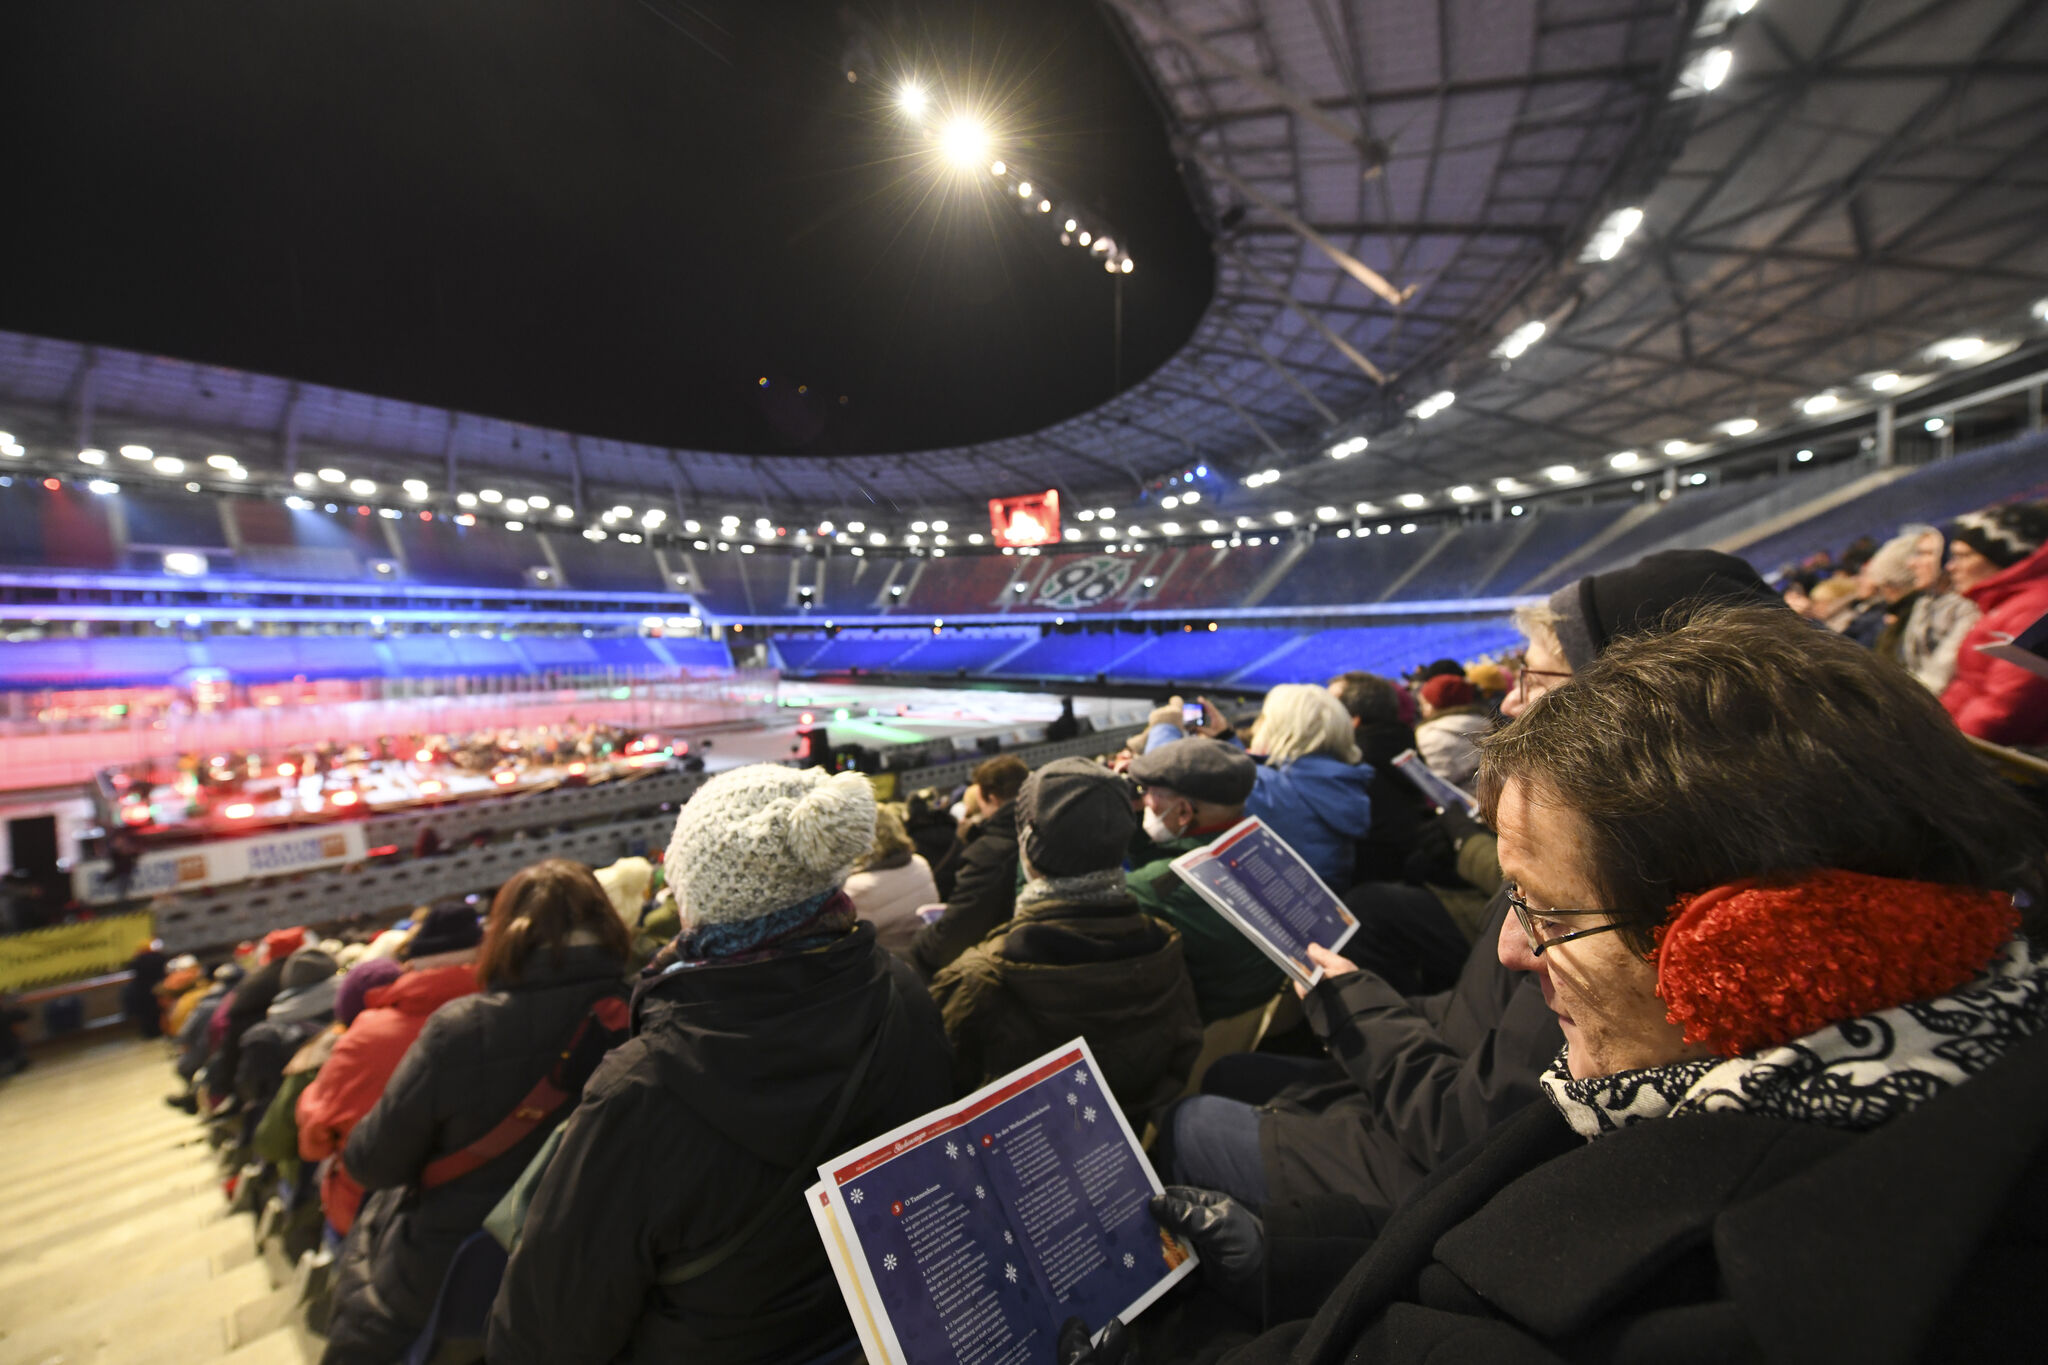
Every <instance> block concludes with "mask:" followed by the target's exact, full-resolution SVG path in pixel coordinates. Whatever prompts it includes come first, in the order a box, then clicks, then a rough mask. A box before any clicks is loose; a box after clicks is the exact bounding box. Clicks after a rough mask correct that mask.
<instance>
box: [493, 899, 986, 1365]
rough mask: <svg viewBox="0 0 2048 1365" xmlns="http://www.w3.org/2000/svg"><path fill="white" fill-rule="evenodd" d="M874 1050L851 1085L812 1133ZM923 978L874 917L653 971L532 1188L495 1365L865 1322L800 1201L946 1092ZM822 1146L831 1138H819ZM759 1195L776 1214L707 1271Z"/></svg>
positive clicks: (573, 1359) (828, 1331) (695, 1359)
mask: <svg viewBox="0 0 2048 1365" xmlns="http://www.w3.org/2000/svg"><path fill="white" fill-rule="evenodd" d="M870 1043H873V1044H874V1048H875V1050H874V1054H873V1056H872V1057H871V1059H870V1060H869V1062H868V1065H867V1070H866V1073H865V1075H864V1077H863V1079H862V1083H861V1086H860V1090H859V1093H858V1096H857V1097H856V1098H855V1099H854V1101H853V1103H852V1106H851V1108H850V1109H849V1110H848V1111H847V1117H846V1118H845V1119H844V1120H843V1121H842V1122H841V1124H840V1125H839V1130H838V1131H837V1132H836V1133H829V1134H821V1133H820V1131H819V1130H820V1128H821V1127H822V1126H823V1125H824V1123H825V1121H826V1119H828V1118H829V1117H831V1115H832V1113H833V1110H834V1108H835V1106H836V1104H837V1102H838V1100H839V1097H840V1094H841V1092H842V1090H843V1089H844V1087H845V1084H846V1081H847V1079H848V1076H849V1074H850V1073H851V1072H852V1070H853V1068H854V1067H855V1065H856V1064H857V1062H858V1060H859V1058H860V1057H861V1055H862V1054H863V1053H864V1052H866V1050H867V1049H868V1047H869V1045H870ZM949 1065H950V1063H949V1059H948V1057H947V1053H946V1039H945V1034H944V1032H943V1030H942V1029H941V1028H940V1025H939V1015H938V1011H937V1009H936V1008H935V1007H934V1006H933V1005H932V1002H931V999H930V997H929V996H927V995H926V994H925V991H924V988H923V986H922V984H921V983H920V981H919V979H918V977H917V976H916V974H915V973H914V972H913V971H911V969H910V968H909V967H908V966H906V965H905V964H903V963H901V962H899V961H897V960H896V959H895V958H894V957H892V956H891V955H890V954H889V953H887V952H885V951H883V950H882V949H881V948H880V947H879V946H878V945H877V944H876V942H875V935H874V928H873V926H872V925H868V924H859V925H856V926H855V927H854V928H853V929H852V930H851V931H850V932H848V933H847V934H846V935H845V936H844V937H842V938H839V939H837V940H835V941H833V942H832V943H830V944H829V945H827V946H825V947H822V948H816V949H812V950H810V951H804V952H789V953H781V954H776V955H774V956H770V957H765V958H760V959H756V960H754V961H749V962H735V963H731V964H718V963H711V964H705V965H699V966H689V965H684V966H680V967H676V968H673V969H671V970H670V971H669V972H668V974H667V975H665V976H662V977H659V978H656V979H654V980H652V981H650V982H648V983H646V984H644V985H643V986H642V987H641V989H640V991H639V993H638V998H637V1000H636V1002H635V1006H634V1037H633V1038H632V1039H631V1040H629V1041H628V1042H626V1043H625V1044H624V1045H622V1046H621V1047H619V1048H617V1049H616V1050H614V1051H613V1052H612V1054H611V1055H610V1056H609V1057H607V1058H606V1059H605V1062H604V1064H603V1065H602V1066H600V1067H599V1068H598V1071H597V1073H596V1075H594V1076H592V1077H591V1079H590V1083H589V1084H588V1085H587V1086H585V1087H584V1096H583V1102H582V1104H581V1105H580V1106H579V1107H578V1108H577V1110H576V1113H575V1114H574V1116H573V1117H572V1118H571V1119H570V1120H569V1122H568V1125H567V1127H566V1128H565V1129H564V1130H563V1133H562V1145H561V1147H560V1149H559V1150H558V1151H557V1152H556V1154H555V1157H554V1159H553V1160H552V1161H551V1162H550V1163H549V1164H548V1169H547V1174H546V1175H545V1176H544V1177H543V1178H542V1180H541V1182H540V1185H539V1187H538V1188H537V1189H536V1191H535V1193H534V1199H533V1204H532V1206H531V1208H530V1209H529V1210H528V1213H527V1218H526V1223H525V1227H524V1232H523V1234H522V1240H521V1241H520V1244H519V1249H518V1251H517V1252H516V1253H515V1254H514V1255H513V1257H512V1262H511V1265H510V1266H509V1267H508V1268H507V1269H506V1272H505V1280H504V1284H503V1286H502V1287H501V1288H500V1290H499V1293H498V1300H497V1303H496V1305H495V1306H494V1307H493V1309H492V1312H491V1329H490V1344H489V1355H490V1360H491V1362H492V1365H580V1363H582V1362H589V1363H590V1365H595V1363H596V1362H601V1361H682V1360H687V1361H690V1362H692V1363H693V1365H723V1362H738V1361H761V1360H806V1359H809V1358H811V1357H812V1356H815V1355H818V1354H820V1353H822V1352H823V1351H825V1350H826V1349H827V1348H829V1347H831V1346H832V1345H834V1344H836V1343H840V1342H846V1343H851V1341H852V1340H853V1325H852V1323H851V1321H849V1319H848V1318H847V1314H846V1305H845V1301H844V1300H843V1299H842V1298H841V1297H840V1294H839V1289H838V1286H837V1284H836V1282H835V1281H834V1280H833V1277H832V1272H831V1269H830V1267H829V1265H828V1264H827V1262H826V1260H825V1252H824V1246H823V1244H822V1243H821V1242H820V1241H819V1240H818V1232H817V1228H816V1226H815V1225H814V1224H813V1222H812V1220H811V1217H810V1215H809V1213H808V1211H807V1210H806V1209H805V1207H804V1204H803V1200H802V1199H801V1198H800V1197H798V1196H797V1195H795V1194H791V1193H789V1192H788V1191H787V1190H786V1188H785V1187H786V1184H787V1182H788V1179H789V1177H790V1174H791V1172H792V1171H793V1170H797V1169H798V1168H800V1167H803V1168H805V1169H804V1171H803V1174H802V1177H801V1179H800V1181H799V1184H798V1189H799V1191H800V1190H801V1188H802V1187H803V1186H807V1185H809V1184H811V1183H812V1182H813V1181H814V1180H815V1179H816V1173H815V1171H811V1170H809V1169H808V1167H807V1165H806V1164H807V1163H808V1164H809V1165H815V1164H816V1163H817V1162H818V1161H821V1160H824V1159H825V1158H827V1157H831V1156H834V1155H836V1154H838V1153H839V1152H841V1151H843V1150H845V1149H846V1148H848V1147H851V1146H853V1145H855V1144H856V1143H859V1142H862V1141H865V1140H867V1139H868V1138H871V1137H875V1136H878V1135H879V1134H882V1133H885V1132H887V1131H889V1130H890V1129H892V1128H895V1127H898V1126H900V1125H901V1124H904V1123H907V1122H909V1121H910V1120H911V1119H914V1118H917V1117H918V1116H920V1115H922V1114H924V1113H926V1112H928V1111H929V1110H932V1109H935V1108H937V1107H938V1106H940V1105H942V1104H944V1103H946V1102H947V1101H948V1100H950V1099H951V1098H952V1093H953V1092H952V1088H951V1085H950V1078H949ZM821 1148H822V1150H820V1149H821ZM768 1201H778V1202H777V1204H776V1207H777V1208H778V1215H777V1216H776V1217H774V1218H772V1219H771V1220H770V1221H769V1222H767V1223H766V1224H764V1225H763V1226H762V1227H761V1228H760V1230H759V1231H758V1232H757V1233H756V1234H755V1235H754V1236H752V1237H751V1238H750V1239H748V1240H747V1241H746V1242H745V1243H743V1244H742V1245H741V1246H740V1247H739V1249H738V1250H737V1251H735V1252H734V1253H733V1254H732V1255H731V1256H730V1257H729V1258H728V1259H727V1260H725V1261H724V1262H723V1263H722V1264H720V1265H718V1266H717V1267H716V1268H714V1269H712V1270H710V1271H709V1272H708V1273H706V1274H704V1275H702V1276H701V1277H699V1278H697V1279H694V1280H691V1281H689V1282H687V1283H683V1284H679V1285H673V1286H667V1285H662V1284H659V1283H657V1282H656V1281H657V1278H658V1277H659V1275H660V1274H661V1272H662V1270H663V1269H664V1268H665V1267H670V1266H673V1265H675V1264H677V1263H678V1262H683V1261H688V1260H690V1259H692V1258H695V1257H698V1256H702V1255H704V1254H706V1253H708V1252H711V1251H713V1250H716V1249H717V1248H718V1247H719V1246H720V1245H721V1244H722V1243H724V1242H725V1241H726V1239H727V1238H729V1237H730V1236H731V1235H732V1234H733V1233H734V1232H736V1231H738V1230H739V1229H740V1228H741V1227H742V1226H744V1225H745V1224H746V1223H747V1221H748V1220H749V1219H750V1218H751V1217H753V1216H754V1214H755V1212H756V1210H758V1209H760V1208H761V1207H763V1206H764V1204H766V1203H767V1202H768Z"/></svg>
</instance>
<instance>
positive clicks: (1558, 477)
mask: <svg viewBox="0 0 2048 1365" xmlns="http://www.w3.org/2000/svg"><path fill="white" fill-rule="evenodd" d="M1543 477H1544V478H1546V479H1548V480H1550V481H1551V482H1552V483H1570V482H1571V481H1572V480H1573V479H1576V478H1578V477H1579V471H1578V470H1577V469H1576V468H1574V467H1573V466H1571V465H1568V464H1554V465H1551V466H1550V467H1549V468H1548V469H1546V470H1544V471H1543Z"/></svg>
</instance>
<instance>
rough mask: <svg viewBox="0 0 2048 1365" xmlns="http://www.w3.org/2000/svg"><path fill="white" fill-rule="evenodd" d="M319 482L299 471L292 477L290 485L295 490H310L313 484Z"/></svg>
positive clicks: (303, 471)
mask: <svg viewBox="0 0 2048 1365" xmlns="http://www.w3.org/2000/svg"><path fill="white" fill-rule="evenodd" d="M319 482H320V480H318V479H316V478H314V477H313V476H312V475H311V474H309V473H307V472H306V471H305V470H303V469H301V470H300V471H299V472H298V473H296V474H294V475H292V485H293V486H294V487H296V488H311V487H312V486H313V485H314V484H316V483H319Z"/></svg>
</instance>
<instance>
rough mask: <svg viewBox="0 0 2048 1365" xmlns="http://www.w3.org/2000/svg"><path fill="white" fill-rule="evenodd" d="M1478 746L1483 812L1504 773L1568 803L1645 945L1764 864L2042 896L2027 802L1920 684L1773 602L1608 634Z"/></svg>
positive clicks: (2039, 849)
mask: <svg viewBox="0 0 2048 1365" xmlns="http://www.w3.org/2000/svg"><path fill="white" fill-rule="evenodd" d="M1479 748H1480V752H1481V754H1482V762H1481V765H1480V772H1479V799H1480V805H1481V808H1482V812H1483V814H1484V816H1485V818H1486V819H1487V820H1488V821H1491V820H1493V818H1494V815H1495V808H1496V805H1497V803H1498V802H1499V800H1500V792H1501V787H1502V786H1503V785H1504V784H1505V783H1506V782H1507V781H1508V780H1509V779H1510V778H1513V779H1516V780H1518V781H1521V782H1523V783H1525V784H1527V785H1529V786H1532V787H1535V788H1538V789H1540V790H1541V791H1542V792H1543V793H1545V794H1546V795H1547V796H1548V797H1549V798H1550V799H1553V800H1555V801H1556V802H1558V803H1559V804H1561V805H1563V806H1564V807H1566V808H1567V809H1570V810H1572V811H1575V812H1577V813H1578V814H1579V816H1580V817H1581V818H1583V819H1584V821H1585V822H1586V826H1587V833H1588V838H1589V844H1590V847H1591V849H1592V853H1593V862H1594V866H1593V867H1592V868H1591V869H1590V872H1591V875H1592V880H1593V884H1594V885H1595V886H1597V887H1598V888H1599V889H1600V891H1601V894H1602V897H1603V899H1602V901H1601V904H1600V906H1599V907H1598V908H1601V909H1606V910H1612V911H1614V912H1615V914H1616V915H1617V916H1618V917H1619V918H1621V919H1622V920H1623V921H1624V922H1626V923H1628V924H1629V925H1630V927H1629V928H1627V929H1625V930H1624V931H1623V933H1624V936H1625V937H1626V938H1627V939H1628V941H1629V943H1630V944H1631V946H1633V947H1634V948H1636V950H1637V951H1638V952H1641V953H1644V954H1647V953H1648V952H1649V951H1650V950H1651V948H1652V946H1653V942H1654V941H1653V939H1652V936H1651V932H1650V931H1651V930H1652V929H1653V928H1654V927H1655V926H1656V925H1658V924H1660V923H1662V922H1663V920H1664V919H1665V918H1666V916H1667V914H1668V913H1669V911H1670V910H1671V908H1672V905H1673V903H1674V902H1675V901H1676V900H1678V899H1679V898H1680V897H1682V896H1686V895H1691V894H1696V893H1698V892H1701V891H1705V890H1708V889H1710V888H1712V887H1715V886H1719V885H1722V884H1724V883H1727V882H1731V881H1735V880H1738V879H1740V878H1744V877H1758V876H1769V875H1771V874H1776V873H1797V872H1802V871H1807V870H1812V869H1819V868H1840V869H1843V870H1845V871H1850V872H1863V873H1868V874H1871V875H1874V876H1881V877H1901V878H1908V879H1912V880H1916V881H1929V882H1941V883H1946V884H1949V885H1956V886H1974V887H1983V888H1988V889H1992V890H2001V891H2025V892H2027V893H2028V894H2029V895H2031V896H2032V897H2033V899H2034V904H2035V906H2036V907H2037V910H2038V907H2039V906H2040V905H2041V897H2042V891H2043V883H2044V857H2048V849H2044V844H2043V840H2042V837H2041V834H2040V832H2039V830H2038V828H2037V824H2038V820H2037V816H2036V815H2035V813H2034V811H2033V810H2032V809H2031V808H2030V807H2029V806H2028V805H2027V803H2026V802H2025V801H2023V800H2022V799H2021V798H2020V797H2019V796H2018V795H2017V794H2015V793H2014V792H2013V791H2012V790H2011V789H2010V788H2009V787H2007V786H2006V785H2004V784H2003V783H2002V782H2000V781H1999V780H1998V779H1997V778H1996V777H1995V776H1994V775H1993V774H1992V772H1991V771H1990V769H1989V768H1988V766H1987V765H1986V763H1985V762H1984V760H1983V759H1982V758H1980V757H1979V756H1978V755H1977V754H1976V753H1975V752H1974V751H1973V750H1971V748H1970V747H1969V745H1968V743H1967V742H1966V741H1965V740H1964V738H1963V735H1962V732H1961V731H1959V730H1957V729H1956V726H1955V722H1954V721H1952V720H1950V719H1949V716H1948V713H1947V712H1945V711H1943V710H1942V708H1941V703H1940V702H1938V701H1936V700H1935V698H1934V695H1933V694H1932V693H1930V692H1929V691H1927V689H1926V688H1924V687H1922V686H1920V685H1919V684H1918V683H1917V682H1915V681H1914V680H1913V678H1912V677H1911V676H1910V675H1909V674H1907V673H1906V672H1905V671H1904V670H1903V669H1900V668H1897V667H1894V666H1892V665H1890V664H1888V663H1886V662H1885V661H1884V660H1882V659H1879V658H1877V657H1876V656H1875V655H1873V654H1871V653H1870V652H1869V651H1867V650H1865V649H1864V648H1862V647H1861V646H1860V645H1858V644H1856V643H1855V642H1854V641H1852V640H1849V639H1847V638H1846V637H1844V636H1841V635H1837V634H1835V633H1833V632H1832V631H1828V630H1824V629H1821V628H1819V627H1817V626H1815V625H1814V624H1813V623H1811V622H1809V621H1806V620H1803V619H1801V618H1800V617H1797V616H1794V615H1792V614H1791V613H1789V612H1786V611H1783V610H1780V609H1777V608H1773V607H1729V606H1719V607H1707V608H1703V609H1698V610H1697V614H1696V615H1693V616H1691V618H1690V619H1689V620H1687V621H1686V622H1685V624H1684V625H1682V626H1680V627H1678V628H1676V629H1674V630H1671V631H1669V632H1667V633H1658V634H1643V635H1636V636H1630V637H1626V638H1624V639H1620V640H1616V641H1615V642H1614V643H1612V644H1610V645H1609V646H1608V647H1607V648H1606V649H1605V650H1603V651H1602V652H1601V653H1600V655H1599V657H1598V658H1596V659H1595V660H1594V661H1593V662H1592V663H1590V664H1588V665H1587V666H1586V667H1585V668H1584V669H1582V670H1580V671H1579V673H1578V674H1577V675H1576V676H1574V677H1573V679H1572V680H1571V682H1570V683H1568V684H1566V685H1565V686H1562V687H1558V688H1554V689H1552V690H1551V691H1549V692H1546V693H1545V694H1544V695H1543V696H1542V697H1541V698H1539V699H1538V700H1537V701H1536V702H1534V703H1533V704H1532V705H1531V706H1530V707H1529V709H1528V710H1526V711H1524V712H1523V713H1522V714H1521V715H1520V716H1519V717H1517V718H1516V719H1515V720H1514V722H1513V723H1512V724H1510V725H1508V726H1507V727H1506V728H1504V729H1503V730H1501V731H1499V732H1498V733H1496V734H1494V735H1492V736H1489V737H1486V738H1483V739H1481V740H1480V741H1479Z"/></svg>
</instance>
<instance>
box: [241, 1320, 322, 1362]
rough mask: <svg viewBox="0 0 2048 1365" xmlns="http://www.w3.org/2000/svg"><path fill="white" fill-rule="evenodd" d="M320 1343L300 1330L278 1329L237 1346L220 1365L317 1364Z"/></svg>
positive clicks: (295, 1328) (300, 1328)
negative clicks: (246, 1343) (244, 1344)
mask: <svg viewBox="0 0 2048 1365" xmlns="http://www.w3.org/2000/svg"><path fill="white" fill-rule="evenodd" d="M322 1349H323V1343H322V1342H321V1340H320V1338H318V1337H316V1336H314V1335H313V1334H312V1333H311V1332H308V1331H307V1330H305V1329H304V1328H303V1327H281V1328H279V1329H278V1330H277V1331H275V1332H271V1333H270V1334H268V1335H267V1336H260V1337H258V1338H256V1340H254V1341H252V1342H250V1343H249V1344H248V1345H246V1346H239V1347H237V1348H235V1349H234V1350H232V1351H230V1352H228V1353H227V1354H226V1355H224V1356H222V1357H221V1358H220V1365H319V1361H320V1352H321V1350H322Z"/></svg>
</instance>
